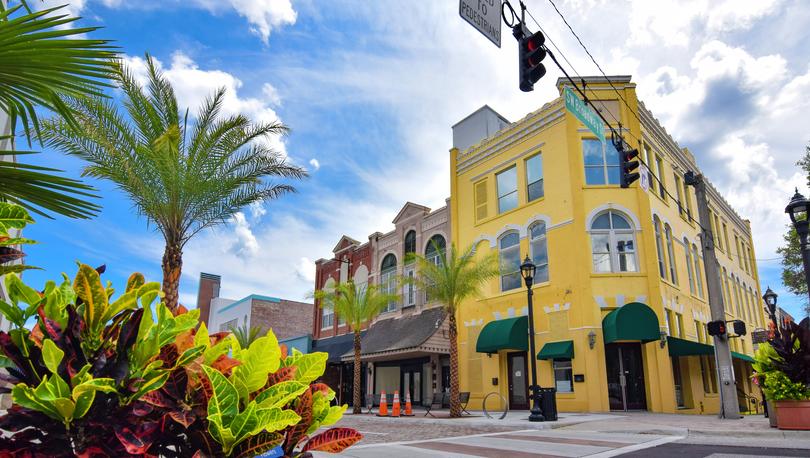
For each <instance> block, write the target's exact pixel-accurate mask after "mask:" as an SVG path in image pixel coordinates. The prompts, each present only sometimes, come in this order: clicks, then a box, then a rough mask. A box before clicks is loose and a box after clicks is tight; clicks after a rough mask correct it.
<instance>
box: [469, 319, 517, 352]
mask: <svg viewBox="0 0 810 458" xmlns="http://www.w3.org/2000/svg"><path fill="white" fill-rule="evenodd" d="M528 347H529V318H528V317H527V316H519V317H515V318H506V319H504V320H495V321H490V322H489V323H487V324H486V326H484V329H482V330H481V333H480V334H478V342H476V344H475V351H477V352H478V353H497V352H498V350H522V351H526V350H528Z"/></svg>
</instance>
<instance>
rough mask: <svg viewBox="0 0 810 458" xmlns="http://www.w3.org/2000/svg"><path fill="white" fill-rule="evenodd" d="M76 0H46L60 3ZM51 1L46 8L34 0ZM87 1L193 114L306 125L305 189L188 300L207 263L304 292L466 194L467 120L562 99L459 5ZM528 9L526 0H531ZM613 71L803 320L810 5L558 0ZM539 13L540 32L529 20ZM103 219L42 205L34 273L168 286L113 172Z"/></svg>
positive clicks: (566, 47) (548, 13)
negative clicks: (454, 189) (459, 125)
mask: <svg viewBox="0 0 810 458" xmlns="http://www.w3.org/2000/svg"><path fill="white" fill-rule="evenodd" d="M65 1H66V0H55V1H52V0H46V1H45V2H44V3H42V4H43V5H58V4H63V3H65ZM33 3H37V2H33ZM68 3H69V5H68V7H67V8H68V9H69V10H70V11H71V12H72V13H74V14H78V15H81V16H82V17H83V19H82V20H81V21H80V24H81V25H95V26H100V27H102V29H101V30H99V31H97V32H93V33H92V34H91V36H92V37H97V38H108V39H113V40H115V43H116V45H117V46H119V47H120V49H121V51H122V52H123V53H124V55H125V57H124V58H125V61H126V63H127V64H128V65H129V66H130V67H131V68H132V69H133V71H134V72H135V73H136V74H139V73H140V74H142V72H143V67H144V56H145V55H146V53H148V54H149V55H151V56H153V57H154V58H155V59H157V60H158V61H159V63H160V66H161V68H162V69H163V71H164V72H165V74H166V76H167V77H168V78H169V80H170V81H171V82H172V83H173V84H174V87H175V90H176V92H177V96H178V99H179V102H180V104H181V105H182V106H184V107H190V108H191V112H194V111H195V108H196V107H197V106H198V105H199V104H200V103H201V101H202V100H203V99H204V97H206V96H207V95H208V94H210V93H211V92H213V91H214V90H215V89H216V88H218V87H221V86H224V87H225V88H226V89H227V98H226V102H225V105H224V111H225V112H227V113H238V112H241V113H243V114H246V115H248V116H249V117H251V118H252V119H254V120H257V121H274V120H280V121H282V122H283V123H284V124H286V125H288V126H289V127H290V128H291V132H290V134H289V135H287V136H286V137H284V138H282V139H277V140H276V141H275V142H274V145H275V146H276V147H277V148H278V149H279V150H280V151H281V152H283V153H284V154H285V155H286V156H287V158H288V160H289V161H290V162H292V163H294V164H297V165H299V166H302V167H305V168H306V169H307V170H308V171H309V173H310V177H309V178H308V179H306V180H304V181H302V182H300V183H295V186H296V187H297V189H298V192H297V193H296V194H294V195H289V196H285V197H283V198H282V199H279V200H276V201H270V202H266V203H263V204H260V205H253V206H251V207H248V208H245V209H244V210H243V211H242V212H240V213H239V214H237V215H236V216H235V217H234V218H233V219H232V220H231V221H229V222H228V223H227V224H224V225H221V226H219V227H217V228H214V229H211V230H207V231H205V232H203V233H201V234H199V235H198V236H197V237H196V238H194V239H193V240H192V241H191V242H190V243H189V244H188V245H187V246H186V247H185V250H184V258H183V275H182V277H181V284H180V300H181V302H182V303H183V304H185V305H186V306H188V307H194V306H195V305H196V294H197V285H198V281H199V275H200V272H207V273H212V274H219V275H221V276H222V293H221V295H222V296H223V297H229V298H233V299H238V298H241V297H244V296H246V295H248V294H253V293H255V294H265V295H270V296H276V297H283V298H288V299H295V300H300V299H303V298H304V297H305V296H306V295H307V293H308V292H310V291H311V290H312V288H313V287H314V274H315V266H314V260H316V259H318V258H322V257H323V258H328V257H331V250H332V248H333V247H334V245H335V243H337V241H338V240H339V238H340V236H341V235H343V234H346V235H349V236H351V237H353V238H355V239H357V240H365V239H366V237H367V236H368V235H369V234H371V233H373V232H375V231H381V232H387V231H388V230H390V229H392V228H393V225H392V224H391V220H392V219H393V218H394V216H395V215H396V213H397V212H398V211H399V210H400V209H401V207H402V205H403V204H404V203H405V202H406V201H412V202H416V203H420V204H423V205H427V206H429V207H431V208H438V207H440V206H442V205H443V204H444V201H445V199H446V198H447V197H449V192H450V191H449V179H448V177H449V152H448V150H449V149H450V147H451V141H452V136H451V126H452V125H453V124H455V123H456V122H458V121H459V120H461V119H462V118H464V117H465V116H466V115H467V114H469V113H471V112H472V111H474V110H476V109H477V108H479V107H481V106H482V105H484V104H488V105H489V106H491V107H493V108H494V109H495V110H496V111H498V112H499V113H501V114H502V115H503V116H505V117H506V118H507V119H509V120H512V121H514V120H518V119H520V118H522V117H523V116H524V115H526V114H527V113H529V112H531V111H534V110H536V109H538V108H539V107H540V106H542V105H543V103H545V102H548V101H550V100H552V99H554V98H555V97H557V95H558V94H557V91H556V88H555V86H554V82H555V81H556V79H557V78H558V77H559V76H561V74H560V73H559V71H558V70H557V69H556V68H549V71H548V73H547V75H546V76H545V77H544V78H543V79H541V80H540V82H538V83H537V84H536V85H535V90H534V92H530V93H523V92H520V91H519V89H518V84H517V83H518V78H517V62H516V60H517V57H516V55H517V46H516V43H515V41H514V40H513V39H512V37H511V34H510V33H509V30H508V29H507V28H506V27H505V26H503V31H502V36H503V38H502V46H501V48H497V47H496V46H494V45H493V44H492V43H490V42H489V41H488V40H487V39H486V38H484V37H483V36H482V35H481V34H480V33H479V32H477V31H476V30H475V29H473V28H472V27H471V26H470V25H469V24H467V23H466V22H465V21H464V20H463V19H461V17H460V16H459V13H458V2H457V1H456V0H442V1H432V0H418V1H409V2H405V1H399V2H395V1H393V0H385V1H374V2H371V1H346V0H329V1H325V0H321V1H316V0H300V1H298V0H253V1H251V0H186V1H179V0H163V1H156V0H140V1H138V2H133V1H124V0H80V1H70V2H68ZM513 3H514V4H515V6H517V3H516V2H513ZM525 3H526V5H527V7H528V9H529V11H530V12H531V13H532V16H534V18H535V19H536V20H537V21H539V24H540V26H541V27H542V28H543V30H544V31H545V32H546V35H547V37H548V39H549V40H550V41H553V42H554V44H555V45H556V46H558V47H559V49H560V50H561V54H562V55H564V56H565V57H566V58H567V60H568V61H570V64H571V66H572V69H573V71H575V73H577V74H580V75H598V74H599V73H598V70H597V68H596V66H595V65H594V64H593V62H591V61H590V59H589V58H588V57H587V55H586V53H585V51H584V50H583V49H582V48H581V47H580V45H579V44H578V43H577V41H576V40H575V39H574V37H573V36H572V34H571V33H570V31H569V30H568V29H567V27H566V26H565V24H564V23H563V21H562V20H561V19H560V17H559V16H558V15H557V13H556V12H555V11H554V9H553V8H552V6H551V3H550V2H549V0H526V1H525ZM555 3H557V6H558V7H559V9H560V11H561V12H562V13H563V15H564V16H565V17H566V18H567V19H568V21H569V23H570V24H571V26H572V27H573V29H574V30H575V31H576V32H577V33H578V34H579V36H580V37H581V39H582V41H583V42H584V44H585V45H586V46H587V47H588V50H589V51H590V52H591V54H592V55H593V56H594V58H595V59H596V61H597V62H598V63H599V64H600V65H601V67H602V68H603V69H604V70H605V72H606V73H607V74H622V75H632V77H633V81H634V82H635V83H637V85H638V86H637V92H638V95H639V97H640V99H641V100H643V101H644V102H645V104H646V106H647V108H649V109H650V110H651V111H652V113H653V114H654V115H655V116H656V117H657V118H658V119H659V120H660V122H661V124H662V125H663V126H664V127H665V128H666V129H667V131H668V132H669V133H670V134H671V135H672V136H673V137H674V138H675V139H676V140H677V141H678V143H679V145H680V146H682V147H688V148H689V149H690V150H691V151H692V152H693V153H694V154H695V156H696V159H697V162H698V165H699V167H700V168H701V170H702V171H703V172H704V174H705V175H706V176H707V177H708V178H709V179H710V181H712V183H713V184H714V185H715V186H716V187H717V189H718V190H719V191H720V192H721V193H722V194H723V195H724V196H725V197H726V199H727V200H728V201H729V203H731V205H732V206H733V207H734V208H735V209H737V211H738V213H739V214H740V215H741V216H743V217H744V218H748V219H750V220H751V222H752V227H753V235H754V243H755V249H756V258H757V259H758V265H759V271H760V279H761V287H762V289H763V290H764V289H765V288H766V287H767V286H770V287H771V288H772V289H773V290H774V291H776V292H777V293H778V294H779V303H780V305H781V306H783V307H785V308H786V309H787V310H788V311H789V312H791V313H793V315H794V316H795V317H801V316H802V313H801V311H800V304H801V299H800V298H797V297H795V296H792V295H791V294H790V293H788V292H787V291H786V290H785V289H784V287H783V286H782V284H781V281H780V271H781V268H780V265H779V262H778V259H777V255H776V253H775V250H776V248H777V247H778V246H779V245H780V244H781V242H782V233H783V232H784V229H785V226H786V224H787V223H788V219H787V217H786V215H785V214H784V207H785V205H786V204H787V202H788V200H789V199H790V197H791V196H792V194H793V189H794V187H798V188H799V190H800V191H801V192H803V193H805V195H807V192H808V189H807V187H808V184H807V178H806V177H805V176H803V174H802V173H801V171H800V170H799V169H798V167H797V166H796V165H795V164H796V161H798V160H799V159H801V157H802V156H803V154H804V151H805V146H806V145H807V144H808V142H809V141H810V132H809V131H808V124H807V116H806V113H807V112H808V109H810V97H807V95H806V94H807V93H808V91H810V64H808V62H809V61H810V59H808V55H807V51H806V43H807V41H808V39H810V5H808V4H807V3H806V2H802V1H800V0H794V1H789V0H730V1H714V0H712V1H709V0H696V1H669V0H657V1H655V2H650V1H647V0H626V1H618V0H611V1H599V0H555ZM527 22H528V26H529V28H530V29H531V30H532V31H535V30H537V24H535V23H534V22H533V21H532V20H531V19H530V18H527ZM38 160H39V161H40V163H41V164H47V165H49V166H52V167H57V168H60V169H63V170H65V173H66V175H68V176H72V177H78V176H79V175H80V173H81V170H82V165H83V164H82V163H81V162H80V161H79V160H77V159H76V158H73V157H68V156H65V155H64V154H62V153H60V152H58V151H52V150H48V149H47V148H46V149H45V150H44V154H42V155H40V156H39V158H38ZM86 181H87V182H89V183H91V184H93V185H94V186H96V187H97V188H98V189H99V193H100V195H102V196H103V198H102V199H101V204H102V205H103V210H102V212H101V213H100V215H99V216H98V217H96V218H94V219H91V220H69V219H66V218H63V217H56V218H55V219H53V220H48V219H45V218H41V217H40V218H38V220H37V223H36V224H34V225H32V226H30V228H29V229H27V230H26V236H27V237H29V238H33V239H35V240H38V241H39V244H38V245H35V246H32V247H30V248H29V249H27V253H28V257H27V263H29V264H32V265H37V266H40V267H42V268H43V269H44V270H42V271H30V272H28V273H26V276H27V278H26V280H27V281H28V282H31V283H32V284H34V285H35V286H36V285H38V284H42V283H44V281H45V280H46V279H54V278H58V276H59V274H60V273H61V272H67V273H68V274H69V275H73V273H75V270H76V264H75V263H76V261H82V262H85V263H87V264H91V265H94V266H96V265H101V264H106V265H107V273H106V275H105V276H106V277H107V279H109V280H110V281H112V282H113V284H118V285H122V284H123V283H124V281H125V279H126V277H127V276H128V275H129V273H131V272H134V271H139V272H143V273H144V274H145V275H146V277H147V278H148V279H153V280H155V281H160V279H161V272H160V260H161V256H162V252H163V240H162V238H161V237H160V235H159V234H158V233H157V232H155V231H154V227H152V226H150V225H148V223H147V221H146V220H145V218H143V217H142V216H139V215H138V214H137V212H136V211H135V210H134V208H133V207H132V205H131V203H130V201H129V200H128V199H127V198H126V196H124V195H123V194H122V193H121V192H119V191H118V190H116V189H115V187H114V186H113V185H111V184H110V183H108V182H102V181H95V180H90V179H87V180H86Z"/></svg>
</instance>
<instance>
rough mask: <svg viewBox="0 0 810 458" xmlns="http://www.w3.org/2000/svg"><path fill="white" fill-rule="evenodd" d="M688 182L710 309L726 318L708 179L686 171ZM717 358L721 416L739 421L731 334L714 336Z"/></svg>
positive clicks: (715, 318) (714, 318) (716, 318)
mask: <svg viewBox="0 0 810 458" xmlns="http://www.w3.org/2000/svg"><path fill="white" fill-rule="evenodd" d="M684 180H685V182H686V184H687V185H689V186H693V187H694V188H695V198H696V200H697V207H698V217H699V220H700V226H701V228H702V229H703V230H702V232H701V237H700V238H701V246H702V249H703V267H704V271H705V273H706V286H708V290H709V309H710V310H711V315H712V321H725V320H726V312H725V309H724V305H723V290H722V286H721V285H720V266H719V264H718V262H717V257H716V256H715V253H714V236H713V234H712V231H711V227H712V224H711V221H710V220H709V200H708V198H707V196H706V182H705V181H704V180H703V175H696V174H695V173H694V172H687V173H686V174H684ZM714 348H715V359H716V362H717V375H718V379H719V381H720V383H719V387H720V389H719V391H720V415H719V418H725V419H734V420H738V419H740V418H742V416H741V415H740V406H739V404H738V403H737V386H736V384H735V381H734V366H733V365H732V362H731V349H730V348H729V345H728V337H727V335H723V336H714Z"/></svg>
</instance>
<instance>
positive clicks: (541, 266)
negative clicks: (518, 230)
mask: <svg viewBox="0 0 810 458" xmlns="http://www.w3.org/2000/svg"><path fill="white" fill-rule="evenodd" d="M529 247H530V248H531V252H532V262H534V265H535V266H537V270H536V271H535V274H534V282H535V283H543V282H547V281H548V240H547V239H546V223H544V222H542V221H540V222H537V223H535V224H533V225H532V227H530V228H529Z"/></svg>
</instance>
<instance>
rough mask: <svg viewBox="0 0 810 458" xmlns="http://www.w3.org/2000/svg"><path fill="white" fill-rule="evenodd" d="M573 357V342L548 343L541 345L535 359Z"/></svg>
mask: <svg viewBox="0 0 810 458" xmlns="http://www.w3.org/2000/svg"><path fill="white" fill-rule="evenodd" d="M573 357H574V341H573V340H564V341H562V342H549V343H547V344H545V345H543V348H541V349H540V353H538V354H537V359H572V358H573Z"/></svg>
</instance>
